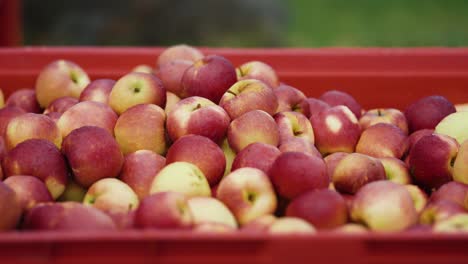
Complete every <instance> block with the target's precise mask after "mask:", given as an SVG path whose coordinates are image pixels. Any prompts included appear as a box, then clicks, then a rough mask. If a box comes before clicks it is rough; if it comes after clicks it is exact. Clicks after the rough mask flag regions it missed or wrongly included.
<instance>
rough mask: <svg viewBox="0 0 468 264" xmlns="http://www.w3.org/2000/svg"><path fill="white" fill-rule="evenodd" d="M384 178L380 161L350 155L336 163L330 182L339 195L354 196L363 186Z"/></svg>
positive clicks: (364, 156)
mask: <svg viewBox="0 0 468 264" xmlns="http://www.w3.org/2000/svg"><path fill="white" fill-rule="evenodd" d="M385 178H386V176H385V169H384V167H383V165H382V163H381V162H380V160H378V159H376V158H372V157H370V156H367V155H364V154H359V153H351V154H349V155H347V156H346V157H344V158H343V159H341V161H339V162H338V164H337V165H336V167H335V172H334V173H333V176H332V181H333V185H334V186H335V188H336V190H337V191H339V192H340V193H347V194H355V193H356V192H357V191H358V190H359V189H360V188H361V187H363V186H364V185H366V184H368V183H370V182H373V181H379V180H384V179H385Z"/></svg>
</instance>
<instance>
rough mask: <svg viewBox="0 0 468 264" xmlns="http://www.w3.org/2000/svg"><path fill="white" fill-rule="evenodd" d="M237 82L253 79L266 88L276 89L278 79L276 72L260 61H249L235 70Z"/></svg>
mask: <svg viewBox="0 0 468 264" xmlns="http://www.w3.org/2000/svg"><path fill="white" fill-rule="evenodd" d="M236 74H237V80H247V79H255V80H260V81H262V82H264V83H265V84H266V85H268V87H270V88H271V89H274V88H276V87H278V85H279V84H280V83H279V79H278V75H277V74H276V71H275V70H274V69H273V68H272V67H271V66H270V65H268V64H266V63H265V62H262V61H249V62H246V63H244V64H242V65H240V66H239V67H237V68H236Z"/></svg>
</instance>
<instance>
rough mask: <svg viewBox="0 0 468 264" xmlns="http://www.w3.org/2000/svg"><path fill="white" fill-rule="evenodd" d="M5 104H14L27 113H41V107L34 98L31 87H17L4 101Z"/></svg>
mask: <svg viewBox="0 0 468 264" xmlns="http://www.w3.org/2000/svg"><path fill="white" fill-rule="evenodd" d="M5 106H16V107H19V108H21V109H23V110H24V111H25V112H28V113H36V114H37V113H41V111H42V109H41V107H40V106H39V103H38V102H37V99H36V91H34V90H33V89H19V90H16V91H14V92H13V93H12V94H10V96H9V97H8V99H7V100H6V102H5Z"/></svg>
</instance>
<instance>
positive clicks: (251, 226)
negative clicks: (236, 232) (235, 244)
mask: <svg viewBox="0 0 468 264" xmlns="http://www.w3.org/2000/svg"><path fill="white" fill-rule="evenodd" d="M276 219H277V218H276V216H274V215H271V214H268V215H262V216H260V217H257V218H255V220H252V221H250V222H248V223H247V224H245V225H243V226H242V229H241V230H240V231H242V232H246V233H266V232H268V229H269V228H270V226H271V225H272V224H273V223H274V222H275V221H276Z"/></svg>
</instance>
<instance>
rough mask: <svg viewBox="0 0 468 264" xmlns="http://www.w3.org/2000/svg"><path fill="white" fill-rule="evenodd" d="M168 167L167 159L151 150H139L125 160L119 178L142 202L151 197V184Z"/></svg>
mask: <svg viewBox="0 0 468 264" xmlns="http://www.w3.org/2000/svg"><path fill="white" fill-rule="evenodd" d="M165 165H166V159H165V158H164V157H163V156H161V155H158V154H157V153H155V152H153V151H151V150H137V151H135V152H133V153H129V154H128V155H126V156H125V158H124V163H123V166H122V170H121V172H120V176H119V178H120V179H121V180H122V181H123V182H125V183H126V184H128V186H130V187H131V188H132V189H133V191H134V192H135V193H136V194H137V196H138V198H139V199H140V200H142V199H143V198H145V197H146V196H148V195H149V191H150V187H151V183H152V182H153V179H154V177H155V176H156V174H158V172H159V171H160V170H161V169H162V168H163V167H164V166H165Z"/></svg>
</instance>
